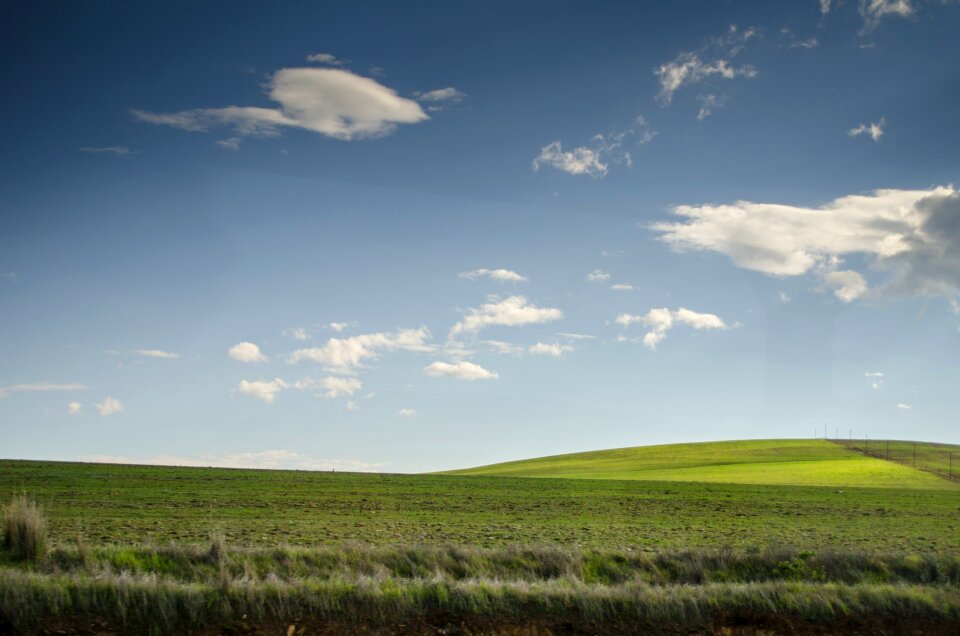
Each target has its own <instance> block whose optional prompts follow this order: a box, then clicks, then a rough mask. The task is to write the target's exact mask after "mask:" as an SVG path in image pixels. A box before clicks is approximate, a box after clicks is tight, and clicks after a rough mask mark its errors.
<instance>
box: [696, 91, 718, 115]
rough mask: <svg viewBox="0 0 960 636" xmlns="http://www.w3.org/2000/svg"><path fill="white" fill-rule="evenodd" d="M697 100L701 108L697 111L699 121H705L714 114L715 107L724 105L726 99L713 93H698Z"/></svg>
mask: <svg viewBox="0 0 960 636" xmlns="http://www.w3.org/2000/svg"><path fill="white" fill-rule="evenodd" d="M697 101H698V102H700V110H699V111H698V112H697V121H703V120H704V119H706V118H707V117H709V116H710V115H712V114H713V110H714V109H715V108H720V107H721V106H723V102H724V100H723V99H722V98H720V97H717V96H716V95H714V94H713V93H708V94H706V95H698V96H697Z"/></svg>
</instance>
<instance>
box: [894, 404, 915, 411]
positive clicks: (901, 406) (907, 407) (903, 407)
mask: <svg viewBox="0 0 960 636" xmlns="http://www.w3.org/2000/svg"><path fill="white" fill-rule="evenodd" d="M897 408H898V409H900V410H901V411H909V410H910V409H912V408H913V406H911V405H909V404H904V403H903V402H900V403H899V404H897Z"/></svg>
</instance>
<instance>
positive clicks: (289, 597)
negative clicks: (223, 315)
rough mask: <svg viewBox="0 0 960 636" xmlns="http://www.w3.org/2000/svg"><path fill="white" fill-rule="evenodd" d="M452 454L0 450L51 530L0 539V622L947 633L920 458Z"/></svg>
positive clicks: (6, 472)
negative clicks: (343, 469)
mask: <svg viewBox="0 0 960 636" xmlns="http://www.w3.org/2000/svg"><path fill="white" fill-rule="evenodd" d="M911 450H912V446H911ZM478 470H479V471H490V472H491V474H490V475H475V474H471V473H475V472H477V471H478ZM463 472H465V473H467V474H444V475H381V474H358V473H318V472H300V471H262V470H237V469H218V468H177V467H156V466H121V465H109V464H75V463H58V462H34V461H0V501H10V498H11V496H13V495H16V494H17V493H24V492H25V493H29V495H30V497H31V498H32V499H33V500H35V501H36V502H37V503H39V504H40V506H41V507H42V510H43V516H45V518H46V525H47V527H48V529H49V542H48V545H49V546H50V549H49V550H46V549H45V550H44V551H43V556H42V557H41V558H40V559H39V560H38V561H36V562H24V561H16V560H15V559H16V558H17V557H16V554H15V553H14V552H12V551H6V552H5V551H4V550H0V633H6V632H7V631H14V632H19V633H25V634H26V633H36V632H38V631H47V632H50V633H96V632H114V633H129V634H137V633H148V632H151V631H152V632H153V633H157V634H173V633H182V632H184V631H185V630H186V629H187V628H188V627H189V630H190V631H192V632H193V633H197V634H219V633H244V634H275V633H297V634H306V633H311V634H314V633H316V634H351V633H352V634H367V633H390V634H407V633H408V634H438V633H557V632H559V633H577V634H579V633H583V634H595V633H608V634H629V633H635V632H636V631H637V626H638V625H639V626H642V627H643V628H644V629H647V630H649V631H651V632H652V633H663V634H686V633H691V632H706V633H738V634H747V633H767V634H774V633H824V632H825V630H826V632H830V633H844V632H845V630H846V632H847V633H878V634H884V633H885V634H899V633H911V632H916V631H917V630H920V631H922V632H923V633H925V634H955V633H960V557H958V555H960V486H958V485H957V484H956V483H954V482H950V481H949V480H946V479H941V478H938V477H936V476H935V475H933V474H931V473H929V472H923V471H919V470H914V469H912V468H910V467H906V466H903V465H899V464H896V463H892V462H887V461H883V460H880V459H877V458H873V457H864V456H863V455H861V454H858V453H856V452H854V451H851V450H850V449H847V448H845V447H843V446H841V445H837V444H833V443H827V442H816V441H814V442H810V441H785V442H771V441H765V442H761V441H754V442H730V443H719V444H683V445H674V446H659V447H649V448H637V449H620V450H615V451H605V452H599V453H582V454H578V455H566V456H561V457H555V458H543V459H538V460H530V461H528V462H513V463H511V464H500V465H496V466H493V467H488V468H486V469H474V470H470V471H463ZM521 474H523V475H530V476H536V477H537V478H536V479H531V478H529V477H527V476H517V475H521ZM211 537H213V539H211ZM743 625H748V626H752V627H750V629H753V628H756V629H757V630H760V631H754V632H750V631H742V628H743ZM198 626H199V631H198V630H197V628H198ZM291 626H293V628H294V632H290V631H289V629H290V627H291ZM458 629H459V630H460V632H456V630H458ZM730 629H741V631H733V632H731V631H729V630H730ZM451 630H453V631H451ZM471 630H472V631H471ZM517 630H521V631H517ZM522 630H527V631H526V632H523V631H522ZM724 630H727V631H724ZM858 630H859V631H858Z"/></svg>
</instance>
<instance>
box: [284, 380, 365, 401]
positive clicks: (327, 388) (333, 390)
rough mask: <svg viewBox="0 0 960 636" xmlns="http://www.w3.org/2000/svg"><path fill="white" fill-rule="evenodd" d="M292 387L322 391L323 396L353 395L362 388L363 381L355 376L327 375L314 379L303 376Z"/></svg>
mask: <svg viewBox="0 0 960 636" xmlns="http://www.w3.org/2000/svg"><path fill="white" fill-rule="evenodd" d="M293 388H295V389H299V390H301V391H317V390H321V391H323V392H324V393H323V397H325V398H338V397H341V396H344V395H353V394H354V393H356V392H357V391H359V390H360V389H362V388H363V383H362V382H361V381H360V380H358V379H357V378H338V377H335V376H329V377H326V378H321V379H319V380H314V379H313V378H303V379H302V380H297V381H296V382H294V384H293Z"/></svg>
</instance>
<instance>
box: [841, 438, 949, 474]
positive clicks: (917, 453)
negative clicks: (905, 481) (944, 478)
mask: <svg viewBox="0 0 960 636" xmlns="http://www.w3.org/2000/svg"><path fill="white" fill-rule="evenodd" d="M837 443H838V444H840V445H842V446H849V447H851V448H853V449H854V450H857V451H863V450H866V451H869V453H870V454H871V455H876V456H878V457H881V458H887V457H889V458H890V459H891V460H892V461H895V462H900V463H902V464H906V465H908V466H913V465H916V466H917V467H919V468H923V469H925V470H930V471H933V472H936V473H939V474H942V475H950V474H952V475H953V476H954V477H955V478H956V477H957V476H960V446H958V445H956V444H937V443H934V442H912V441H903V440H882V439H879V440H868V441H865V440H862V439H857V440H840V441H839V442H837ZM951 455H952V456H953V459H952V461H951Z"/></svg>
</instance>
